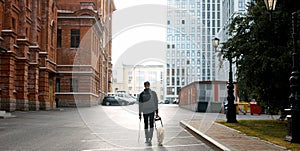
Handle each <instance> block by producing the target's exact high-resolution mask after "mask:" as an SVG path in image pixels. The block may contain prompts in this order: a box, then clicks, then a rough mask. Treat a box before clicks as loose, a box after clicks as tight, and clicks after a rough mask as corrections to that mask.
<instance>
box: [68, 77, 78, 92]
mask: <svg viewBox="0 0 300 151" xmlns="http://www.w3.org/2000/svg"><path fill="white" fill-rule="evenodd" d="M70 92H78V79H72V78H71V79H70Z"/></svg>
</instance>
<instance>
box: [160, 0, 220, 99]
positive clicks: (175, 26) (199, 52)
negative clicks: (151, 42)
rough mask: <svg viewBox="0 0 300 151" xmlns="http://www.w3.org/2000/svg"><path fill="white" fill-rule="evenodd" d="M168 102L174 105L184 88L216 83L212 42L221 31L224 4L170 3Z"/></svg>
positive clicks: (209, 0) (206, 0)
mask: <svg viewBox="0 0 300 151" xmlns="http://www.w3.org/2000/svg"><path fill="white" fill-rule="evenodd" d="M167 4H168V12H167V45H166V69H165V70H166V71H165V74H166V76H165V78H166V79H165V98H166V99H167V100H170V101H171V102H172V101H173V100H175V99H177V97H178V93H179V91H180V88H181V87H184V86H186V85H188V84H190V83H192V82H195V81H214V80H215V72H216V71H215V66H216V63H215V57H216V56H215V52H214V48H213V46H212V43H211V41H212V39H213V38H214V36H215V35H216V34H217V33H218V31H219V30H220V29H221V27H222V25H221V23H222V18H221V16H222V14H221V10H222V2H221V0H167Z"/></svg>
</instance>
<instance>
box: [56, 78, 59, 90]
mask: <svg viewBox="0 0 300 151" xmlns="http://www.w3.org/2000/svg"><path fill="white" fill-rule="evenodd" d="M55 92H60V79H59V78H57V79H56V86H55Z"/></svg>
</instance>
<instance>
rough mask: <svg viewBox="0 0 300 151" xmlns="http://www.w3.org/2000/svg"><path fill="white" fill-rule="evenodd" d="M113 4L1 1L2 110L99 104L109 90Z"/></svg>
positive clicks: (80, 0)
mask: <svg viewBox="0 0 300 151" xmlns="http://www.w3.org/2000/svg"><path fill="white" fill-rule="evenodd" d="M109 2H110V3H109ZM109 2H108V1H105V0H72V1H71V2H69V1H68V4H67V5H66V3H67V1H63V0H57V1H55V0H46V1H44V0H11V1H4V0H0V21H1V22H0V31H1V32H0V110H6V111H15V110H39V109H41V110H49V109H53V108H55V106H56V101H55V100H59V101H58V103H59V104H60V103H61V105H65V106H69V105H74V102H76V101H75V100H80V101H79V102H82V101H88V102H89V103H87V104H88V105H94V104H96V103H94V102H95V101H96V100H97V99H96V98H98V99H99V97H100V92H102V93H106V92H107V91H108V90H109V89H110V86H109V84H108V83H109V81H110V79H111V62H110V60H111V30H110V26H111V13H112V11H114V9H115V8H114V4H113V1H109ZM86 35H90V36H86ZM83 39H85V41H88V42H90V43H84V44H81V43H80V42H81V41H82V40H83ZM105 43H106V44H105ZM87 50H89V51H87ZM91 52H93V54H91ZM94 54H97V55H96V56H95V55H94ZM74 60H75V62H74ZM95 60H96V61H95ZM81 73H82V74H81ZM70 75H72V76H70ZM82 76H83V77H84V78H82ZM81 79H84V80H85V81H82V80H81ZM83 84H86V85H83ZM56 91H57V92H56ZM77 95H78V97H77ZM74 96H75V97H74ZM64 102H67V103H64ZM72 102H73V103H72ZM92 102H93V103H92ZM59 104H58V105H59ZM82 104H86V103H82Z"/></svg>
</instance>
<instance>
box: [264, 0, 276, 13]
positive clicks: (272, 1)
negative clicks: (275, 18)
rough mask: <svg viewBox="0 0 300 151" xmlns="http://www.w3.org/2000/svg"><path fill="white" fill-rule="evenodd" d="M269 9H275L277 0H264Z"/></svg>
mask: <svg viewBox="0 0 300 151" xmlns="http://www.w3.org/2000/svg"><path fill="white" fill-rule="evenodd" d="M264 1H265V5H266V8H267V10H268V11H273V10H275V7H276V2H277V0H264Z"/></svg>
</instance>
